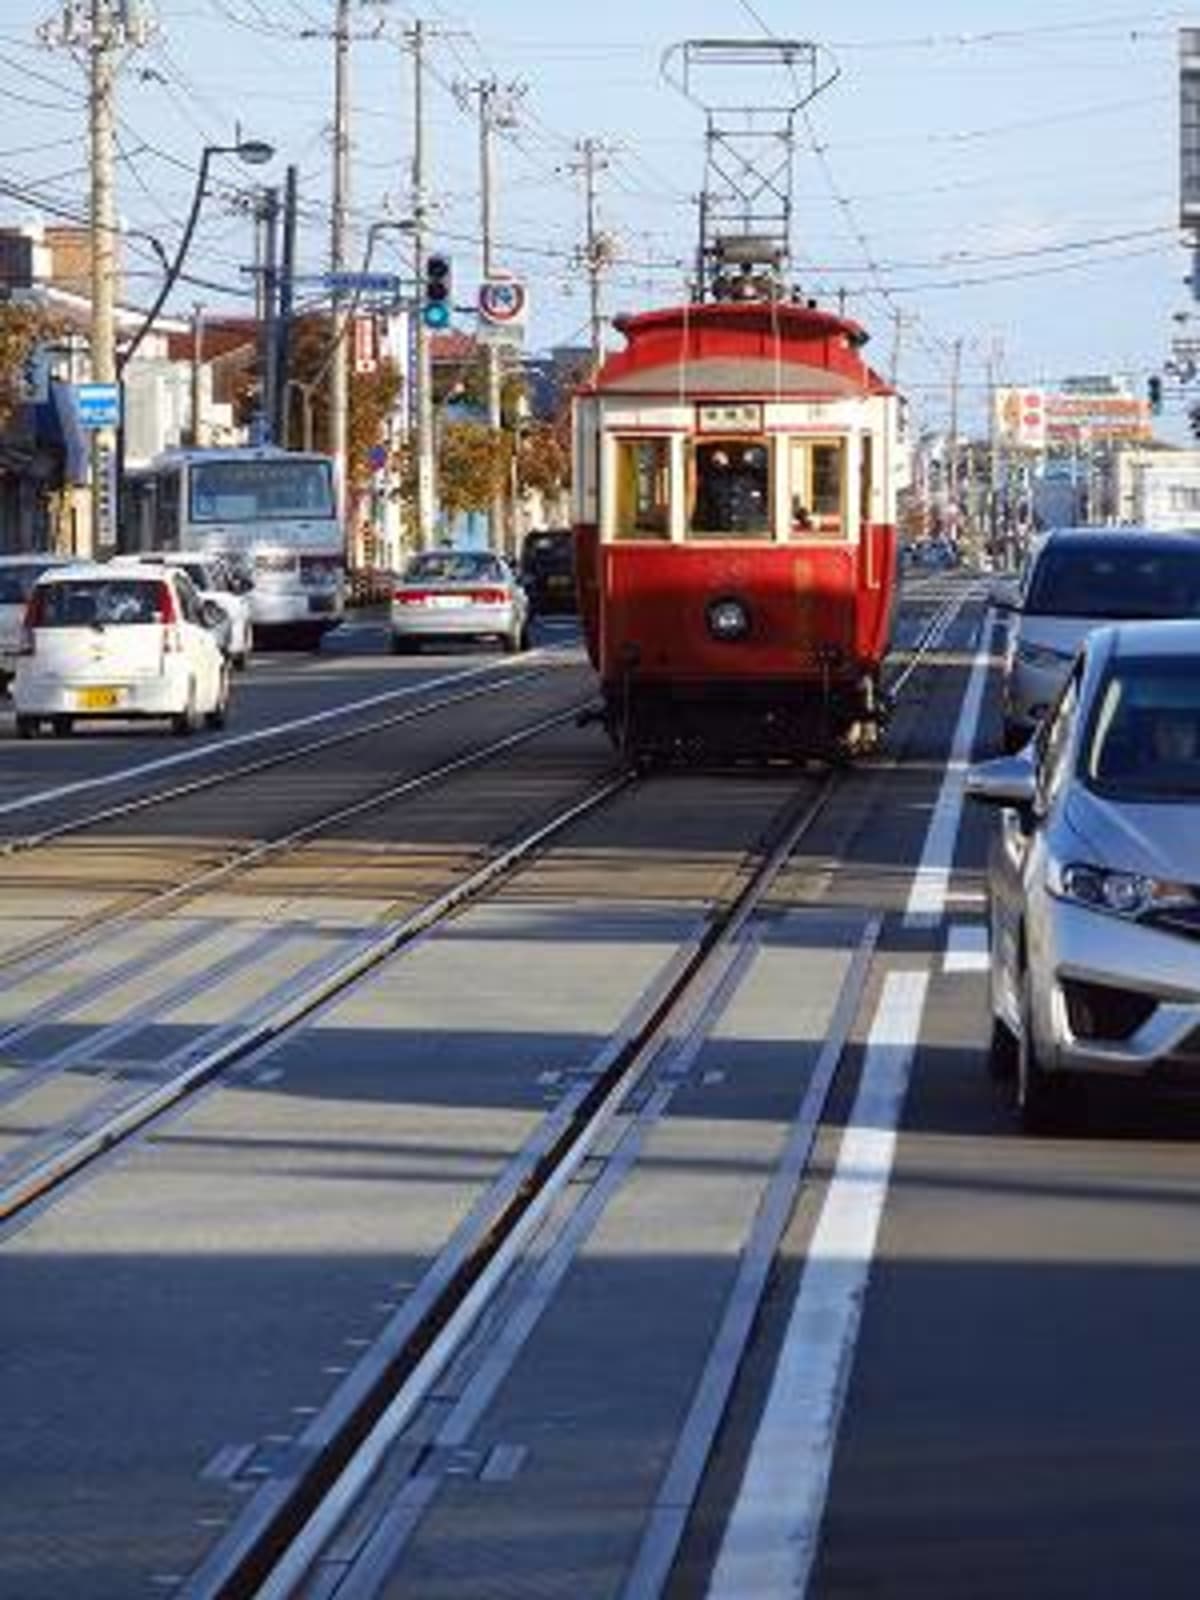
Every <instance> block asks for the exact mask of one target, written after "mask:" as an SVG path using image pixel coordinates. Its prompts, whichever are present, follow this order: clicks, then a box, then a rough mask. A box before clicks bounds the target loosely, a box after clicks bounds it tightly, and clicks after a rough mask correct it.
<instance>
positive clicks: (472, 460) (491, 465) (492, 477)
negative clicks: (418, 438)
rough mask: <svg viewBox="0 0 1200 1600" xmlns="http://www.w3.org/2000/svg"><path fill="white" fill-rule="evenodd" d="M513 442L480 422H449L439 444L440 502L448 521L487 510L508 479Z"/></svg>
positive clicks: (444, 428)
mask: <svg viewBox="0 0 1200 1600" xmlns="http://www.w3.org/2000/svg"><path fill="white" fill-rule="evenodd" d="M508 462H509V442H508V440H507V438H506V437H505V435H504V434H503V433H501V432H498V431H497V430H495V429H493V428H488V427H485V426H484V425H483V424H482V423H479V422H449V423H447V424H446V425H445V426H444V427H443V429H442V434H441V440H440V442H439V445H438V499H439V501H440V502H441V507H442V510H443V511H444V512H445V514H446V516H447V517H448V518H454V517H457V516H459V515H460V514H461V513H462V512H464V511H486V510H487V509H488V507H489V506H490V505H491V503H492V499H493V497H494V496H495V495H497V494H500V493H502V491H503V489H504V485H505V482H506V480H507V477H508Z"/></svg>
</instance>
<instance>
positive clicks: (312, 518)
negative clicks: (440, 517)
mask: <svg viewBox="0 0 1200 1600" xmlns="http://www.w3.org/2000/svg"><path fill="white" fill-rule="evenodd" d="M125 493H126V496H127V500H126V510H127V515H126V517H125V519H124V528H125V540H124V543H125V546H126V548H128V549H130V550H163V551H165V550H180V551H192V552H199V553H205V554H208V553H219V554H221V555H223V556H225V557H226V558H227V559H228V560H229V561H230V562H231V563H232V564H233V565H234V566H235V567H236V568H238V569H240V570H241V571H242V572H243V573H245V575H246V576H247V577H249V578H251V579H252V580H253V585H254V587H253V589H252V590H251V593H250V603H251V615H252V618H253V622H254V631H255V633H256V635H258V636H259V637H263V636H266V637H268V638H269V637H270V636H271V635H272V634H274V635H277V636H278V635H282V634H284V633H286V634H288V635H290V636H291V637H293V638H295V639H297V640H298V641H299V642H303V643H307V644H310V645H315V644H317V643H319V641H320V639H321V636H322V635H323V634H324V633H326V632H327V631H328V630H329V629H330V628H335V627H337V625H338V623H339V622H341V620H342V616H343V614H344V609H345V587H346V585H345V535H344V530H343V528H342V524H341V520H340V518H339V516H338V509H337V494H336V489H335V485H334V481H333V462H332V461H331V459H330V458H329V457H328V456H323V455H310V454H303V453H300V452H297V451H290V450H279V449H276V448H275V447H273V446H262V447H258V448H246V449H229V450H217V449H214V450H170V451H167V452H166V453H165V454H164V455H161V456H158V457H157V458H156V459H155V460H154V461H153V462H151V464H150V466H149V467H148V468H147V469H145V470H144V471H142V472H140V473H137V474H136V475H134V476H132V477H131V478H130V480H129V481H128V483H127V485H126V490H125Z"/></svg>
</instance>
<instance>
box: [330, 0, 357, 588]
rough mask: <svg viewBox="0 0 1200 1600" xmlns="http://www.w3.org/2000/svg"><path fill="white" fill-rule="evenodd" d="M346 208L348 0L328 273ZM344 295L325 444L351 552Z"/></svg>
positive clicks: (344, 1)
mask: <svg viewBox="0 0 1200 1600" xmlns="http://www.w3.org/2000/svg"><path fill="white" fill-rule="evenodd" d="M349 209H350V0H337V17H336V20H335V23H334V82H333V220H332V223H331V228H330V236H329V266H330V270H331V271H332V272H334V273H343V272H345V271H346V245H347V233H348V228H347V218H348V215H349ZM347 316H348V313H347V310H346V302H345V297H344V295H343V294H342V293H341V290H340V288H338V287H337V285H336V282H335V286H334V290H333V352H332V354H333V363H332V365H331V367H330V369H329V418H330V426H329V443H330V453H331V454H332V456H333V462H334V469H333V470H334V476H335V478H336V480H337V484H338V501H339V504H340V506H341V511H342V515H343V517H344V518H345V524H346V527H345V539H346V554H347V558H349V557H350V556H351V555H352V554H353V551H354V534H353V530H352V529H351V527H350V526H349V519H350V496H349V489H348V476H347V465H348V464H347V461H346V437H347V431H348V417H347V413H348V411H349V406H350V366H349V354H350V353H349V349H348V343H349V341H348V339H347V337H346V335H347V331H348V330H347V325H346V324H347Z"/></svg>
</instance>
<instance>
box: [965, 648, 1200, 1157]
mask: <svg viewBox="0 0 1200 1600" xmlns="http://www.w3.org/2000/svg"><path fill="white" fill-rule="evenodd" d="M967 792H968V794H970V795H971V796H972V797H973V798H974V799H976V800H982V801H987V802H990V803H992V804H994V805H998V806H1001V807H1003V808H1004V809H1003V810H1002V811H1001V813H1000V825H999V828H998V830H997V835H996V838H995V840H994V843H993V848H992V856H991V861H990V866H989V882H988V888H989V901H990V917H991V937H992V955H991V1008H992V1017H993V1036H992V1044H991V1059H992V1064H993V1067H994V1069H995V1070H996V1072H997V1073H998V1075H1003V1074H1006V1073H1008V1072H1010V1071H1013V1070H1015V1076H1016V1084H1017V1105H1018V1108H1019V1110H1020V1113H1021V1117H1022V1121H1023V1122H1024V1124H1025V1125H1026V1127H1028V1128H1029V1129H1030V1130H1036V1129H1040V1128H1043V1127H1047V1126H1053V1125H1056V1124H1057V1123H1058V1122H1059V1121H1060V1120H1061V1118H1062V1116H1063V1113H1064V1111H1065V1110H1067V1109H1068V1108H1069V1098H1068V1096H1069V1090H1070V1087H1071V1086H1072V1085H1074V1086H1076V1087H1077V1086H1078V1085H1079V1084H1080V1083H1081V1082H1086V1081H1087V1079H1088V1078H1089V1077H1091V1078H1099V1077H1104V1078H1144V1079H1147V1080H1149V1081H1152V1082H1158V1083H1161V1084H1164V1085H1175V1086H1183V1087H1188V1086H1194V1087H1200V623H1192V622H1153V623H1129V624H1125V625H1121V626H1117V627H1111V628H1103V629H1100V630H1099V631H1097V632H1094V633H1092V634H1091V635H1090V637H1089V638H1088V640H1087V642H1086V643H1085V645H1084V647H1083V649H1082V651H1081V652H1080V653H1079V655H1078V656H1077V658H1076V660H1075V662H1074V664H1073V666H1072V667H1071V668H1070V669H1069V672H1068V677H1067V682H1066V685H1065V686H1064V688H1063V690H1062V692H1061V694H1060V696H1059V698H1058V700H1057V702H1056V704H1055V705H1054V707H1053V708H1052V710H1051V712H1050V714H1049V716H1048V717H1047V718H1046V720H1045V721H1044V723H1043V724H1042V727H1041V728H1040V730H1039V732H1038V734H1037V737H1036V738H1035V739H1034V740H1033V741H1032V742H1031V743H1030V744H1029V745H1028V746H1027V747H1026V748H1025V749H1024V750H1022V751H1021V752H1020V753H1019V754H1017V755H1012V756H1005V757H1002V758H1000V759H999V760H995V761H988V762H984V763H982V764H980V765H978V766H976V767H973V768H972V769H971V772H970V774H969V776H968V780H967Z"/></svg>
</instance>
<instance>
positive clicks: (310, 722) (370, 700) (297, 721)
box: [0, 651, 538, 817]
mask: <svg viewBox="0 0 1200 1600" xmlns="http://www.w3.org/2000/svg"><path fill="white" fill-rule="evenodd" d="M537 657H538V652H536V651H530V652H529V654H528V655H526V656H525V658H524V660H525V662H526V663H528V662H531V661H534V660H536V659H537ZM505 667H508V668H509V669H510V670H511V667H512V663H511V662H503V661H488V662H485V663H484V664H483V665H482V666H478V667H471V668H470V669H469V670H468V671H466V672H446V673H443V674H442V675H441V676H440V677H437V678H425V679H423V680H422V681H421V682H420V683H413V684H408V685H406V686H405V687H404V688H402V689H384V690H381V691H380V692H379V694H371V695H367V696H366V698H365V699H363V700H348V701H347V702H346V703H345V704H344V705H339V706H330V707H329V709H328V710H327V711H313V712H310V713H309V714H308V715H307V716H304V717H293V718H292V719H291V721H289V722H276V723H273V724H271V725H270V726H269V727H266V728H256V729H254V730H252V731H251V732H249V733H237V734H234V735H233V736H232V737H230V738H228V739H215V740H213V741H211V742H210V743H207V744H202V745H196V746H194V747H193V748H192V749H190V750H181V751H179V752H178V753H177V754H176V755H170V756H159V757H158V758H157V759H156V760H154V761H142V762H139V763H138V764H137V766H133V767H122V768H121V769H120V771H118V772H106V773H102V774H101V775H100V776H98V777H95V778H79V779H77V780H76V781H75V782H74V783H62V784H59V785H58V786H57V787H56V788H54V789H42V790H41V791H39V793H37V794H30V795H25V796H23V797H22V798H21V799H18V800H6V801H4V802H3V803H2V804H0V817H2V816H10V815H11V814H12V813H13V812H14V811H27V810H29V809H30V807H32V806H39V805H45V804H46V802H47V801H50V800H65V799H66V798H67V796H68V795H73V794H82V793H84V791H85V790H88V789H105V788H109V787H111V786H112V785H113V784H116V783H127V782H128V781H129V780H130V779H131V778H143V777H145V776H146V774H147V773H149V772H165V771H166V770H167V769H168V768H170V767H182V766H188V765H190V764H191V763H192V762H194V761H204V760H206V759H207V758H208V757H209V756H212V755H216V754H218V753H219V752H221V751H222V750H236V749H237V748H238V746H239V745H244V744H258V743H260V742H265V741H266V740H267V739H278V738H279V737H280V735H281V734H285V733H294V732H295V731H296V729H297V728H315V727H316V726H317V725H318V724H319V723H322V722H331V721H333V720H334V718H336V717H344V716H346V715H348V714H349V713H350V712H352V711H367V710H369V709H370V708H371V707H372V706H379V705H386V704H388V702H389V701H392V700H409V699H411V698H412V697H413V696H414V695H417V694H424V693H425V692H426V691H427V690H429V689H443V688H445V687H446V685H447V684H451V683H465V682H467V681H469V680H470V679H471V678H479V677H485V676H487V675H488V674H490V673H497V672H500V671H502V670H503V669H504V668H505ZM24 754H25V755H26V756H27V755H28V751H25V752H24Z"/></svg>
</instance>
